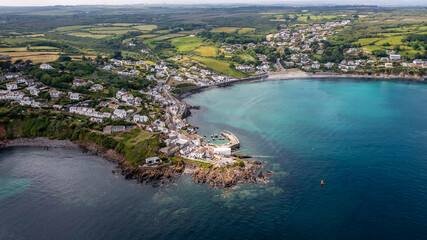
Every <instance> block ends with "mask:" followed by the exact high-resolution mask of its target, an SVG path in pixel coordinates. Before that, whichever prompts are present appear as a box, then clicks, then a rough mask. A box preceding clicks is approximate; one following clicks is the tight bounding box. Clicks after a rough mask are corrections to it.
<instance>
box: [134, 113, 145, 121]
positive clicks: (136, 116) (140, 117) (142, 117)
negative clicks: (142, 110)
mask: <svg viewBox="0 0 427 240" xmlns="http://www.w3.org/2000/svg"><path fill="white" fill-rule="evenodd" d="M132 121H133V122H147V121H148V117H147V116H142V115H138V114H135V115H134V116H133V118H132Z"/></svg>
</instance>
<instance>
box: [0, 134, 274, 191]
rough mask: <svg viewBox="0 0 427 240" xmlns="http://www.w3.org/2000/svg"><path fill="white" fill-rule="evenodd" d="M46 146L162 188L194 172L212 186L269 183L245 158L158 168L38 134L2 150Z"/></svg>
mask: <svg viewBox="0 0 427 240" xmlns="http://www.w3.org/2000/svg"><path fill="white" fill-rule="evenodd" d="M29 146H31V147H44V148H47V149H49V148H75V149H76V150H78V149H81V150H82V151H83V152H84V153H87V154H92V155H96V156H99V157H102V158H104V159H106V160H108V161H111V162H113V163H115V164H116V168H115V169H114V170H113V171H112V172H113V173H119V174H121V175H123V176H124V177H125V179H129V180H131V179H132V180H136V181H137V182H138V183H145V184H152V186H153V187H160V186H163V185H165V184H168V183H173V182H175V179H176V178H177V177H179V176H182V175H185V174H186V175H191V178H192V179H193V181H194V182H196V183H200V184H207V185H209V186H211V187H221V188H225V189H229V188H232V187H233V186H235V185H237V184H244V183H256V182H260V183H268V175H269V174H271V172H269V171H266V172H265V173H263V172H260V171H259V170H260V169H262V168H263V166H262V163H261V162H256V161H251V162H249V161H244V162H245V167H232V168H217V167H212V168H201V167H200V166H199V164H197V163H193V162H189V161H183V162H180V163H178V164H176V165H168V164H165V166H163V167H157V168H139V167H135V166H133V165H131V164H129V163H128V162H126V159H125V156H124V155H122V154H120V153H118V152H116V151H114V150H113V149H106V148H102V147H100V146H98V145H96V144H94V143H86V142H71V141H68V140H57V139H48V138H43V137H37V138H33V139H27V138H19V139H14V140H5V141H1V142H0V149H4V148H8V147H29Z"/></svg>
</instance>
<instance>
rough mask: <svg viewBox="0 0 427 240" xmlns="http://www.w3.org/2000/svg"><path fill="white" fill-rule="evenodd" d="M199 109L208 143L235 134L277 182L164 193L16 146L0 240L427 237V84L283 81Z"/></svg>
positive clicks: (3, 190)
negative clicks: (226, 132)
mask: <svg viewBox="0 0 427 240" xmlns="http://www.w3.org/2000/svg"><path fill="white" fill-rule="evenodd" d="M187 101H188V102H190V103H193V104H197V105H201V106H202V108H201V110H200V111H196V112H194V113H193V116H192V117H191V118H190V119H189V121H190V123H192V124H194V125H196V126H200V128H201V129H200V134H207V135H210V134H212V133H218V132H219V131H220V130H223V129H227V130H230V131H232V132H233V133H235V134H236V135H237V136H238V137H239V139H240V140H241V143H242V150H241V151H242V152H244V153H249V154H256V155H262V156H264V157H263V158H262V159H259V160H263V161H266V162H267V164H266V166H265V167H266V168H267V169H271V170H273V171H275V175H273V177H272V179H271V183H270V184H267V185H263V184H259V185H251V184H249V185H244V186H240V188H239V189H237V190H235V191H232V192H224V191H221V190H217V189H211V188H209V187H206V186H201V185H197V184H194V183H192V181H191V179H189V178H188V177H183V178H181V179H179V181H178V182H177V183H176V185H170V186H168V187H166V188H160V189H159V188H156V189H154V188H152V187H150V186H145V185H144V186H141V185H137V184H136V183H135V182H132V181H125V180H123V177H122V176H116V175H114V174H112V173H111V170H112V169H113V167H114V166H113V165H112V164H111V163H109V162H107V161H105V160H103V159H101V158H98V157H94V156H88V155H85V154H83V153H81V152H79V151H78V150H73V149H65V150H64V149H53V150H50V151H46V150H43V149H39V148H12V149H8V150H5V151H2V152H0V213H1V214H0V239H426V236H427V85H423V84H413V83H389V82H373V81H349V80H346V81H338V80H333V81H315V80H298V81H277V82H263V83H250V84H241V85H236V86H233V87H229V88H222V89H213V90H209V91H206V92H203V93H200V94H197V95H194V96H192V97H191V98H189V99H187ZM322 179H323V180H324V181H325V185H324V186H323V187H321V186H320V180H322Z"/></svg>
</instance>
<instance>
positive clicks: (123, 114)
mask: <svg viewBox="0 0 427 240" xmlns="http://www.w3.org/2000/svg"><path fill="white" fill-rule="evenodd" d="M113 114H114V115H115V116H117V117H119V118H125V117H126V116H127V113H126V111H125V110H122V109H115V110H114V112H113Z"/></svg>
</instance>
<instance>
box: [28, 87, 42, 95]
mask: <svg viewBox="0 0 427 240" xmlns="http://www.w3.org/2000/svg"><path fill="white" fill-rule="evenodd" d="M39 93H40V90H39V89H37V88H32V89H30V94H31V95H33V96H38V95H39Z"/></svg>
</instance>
